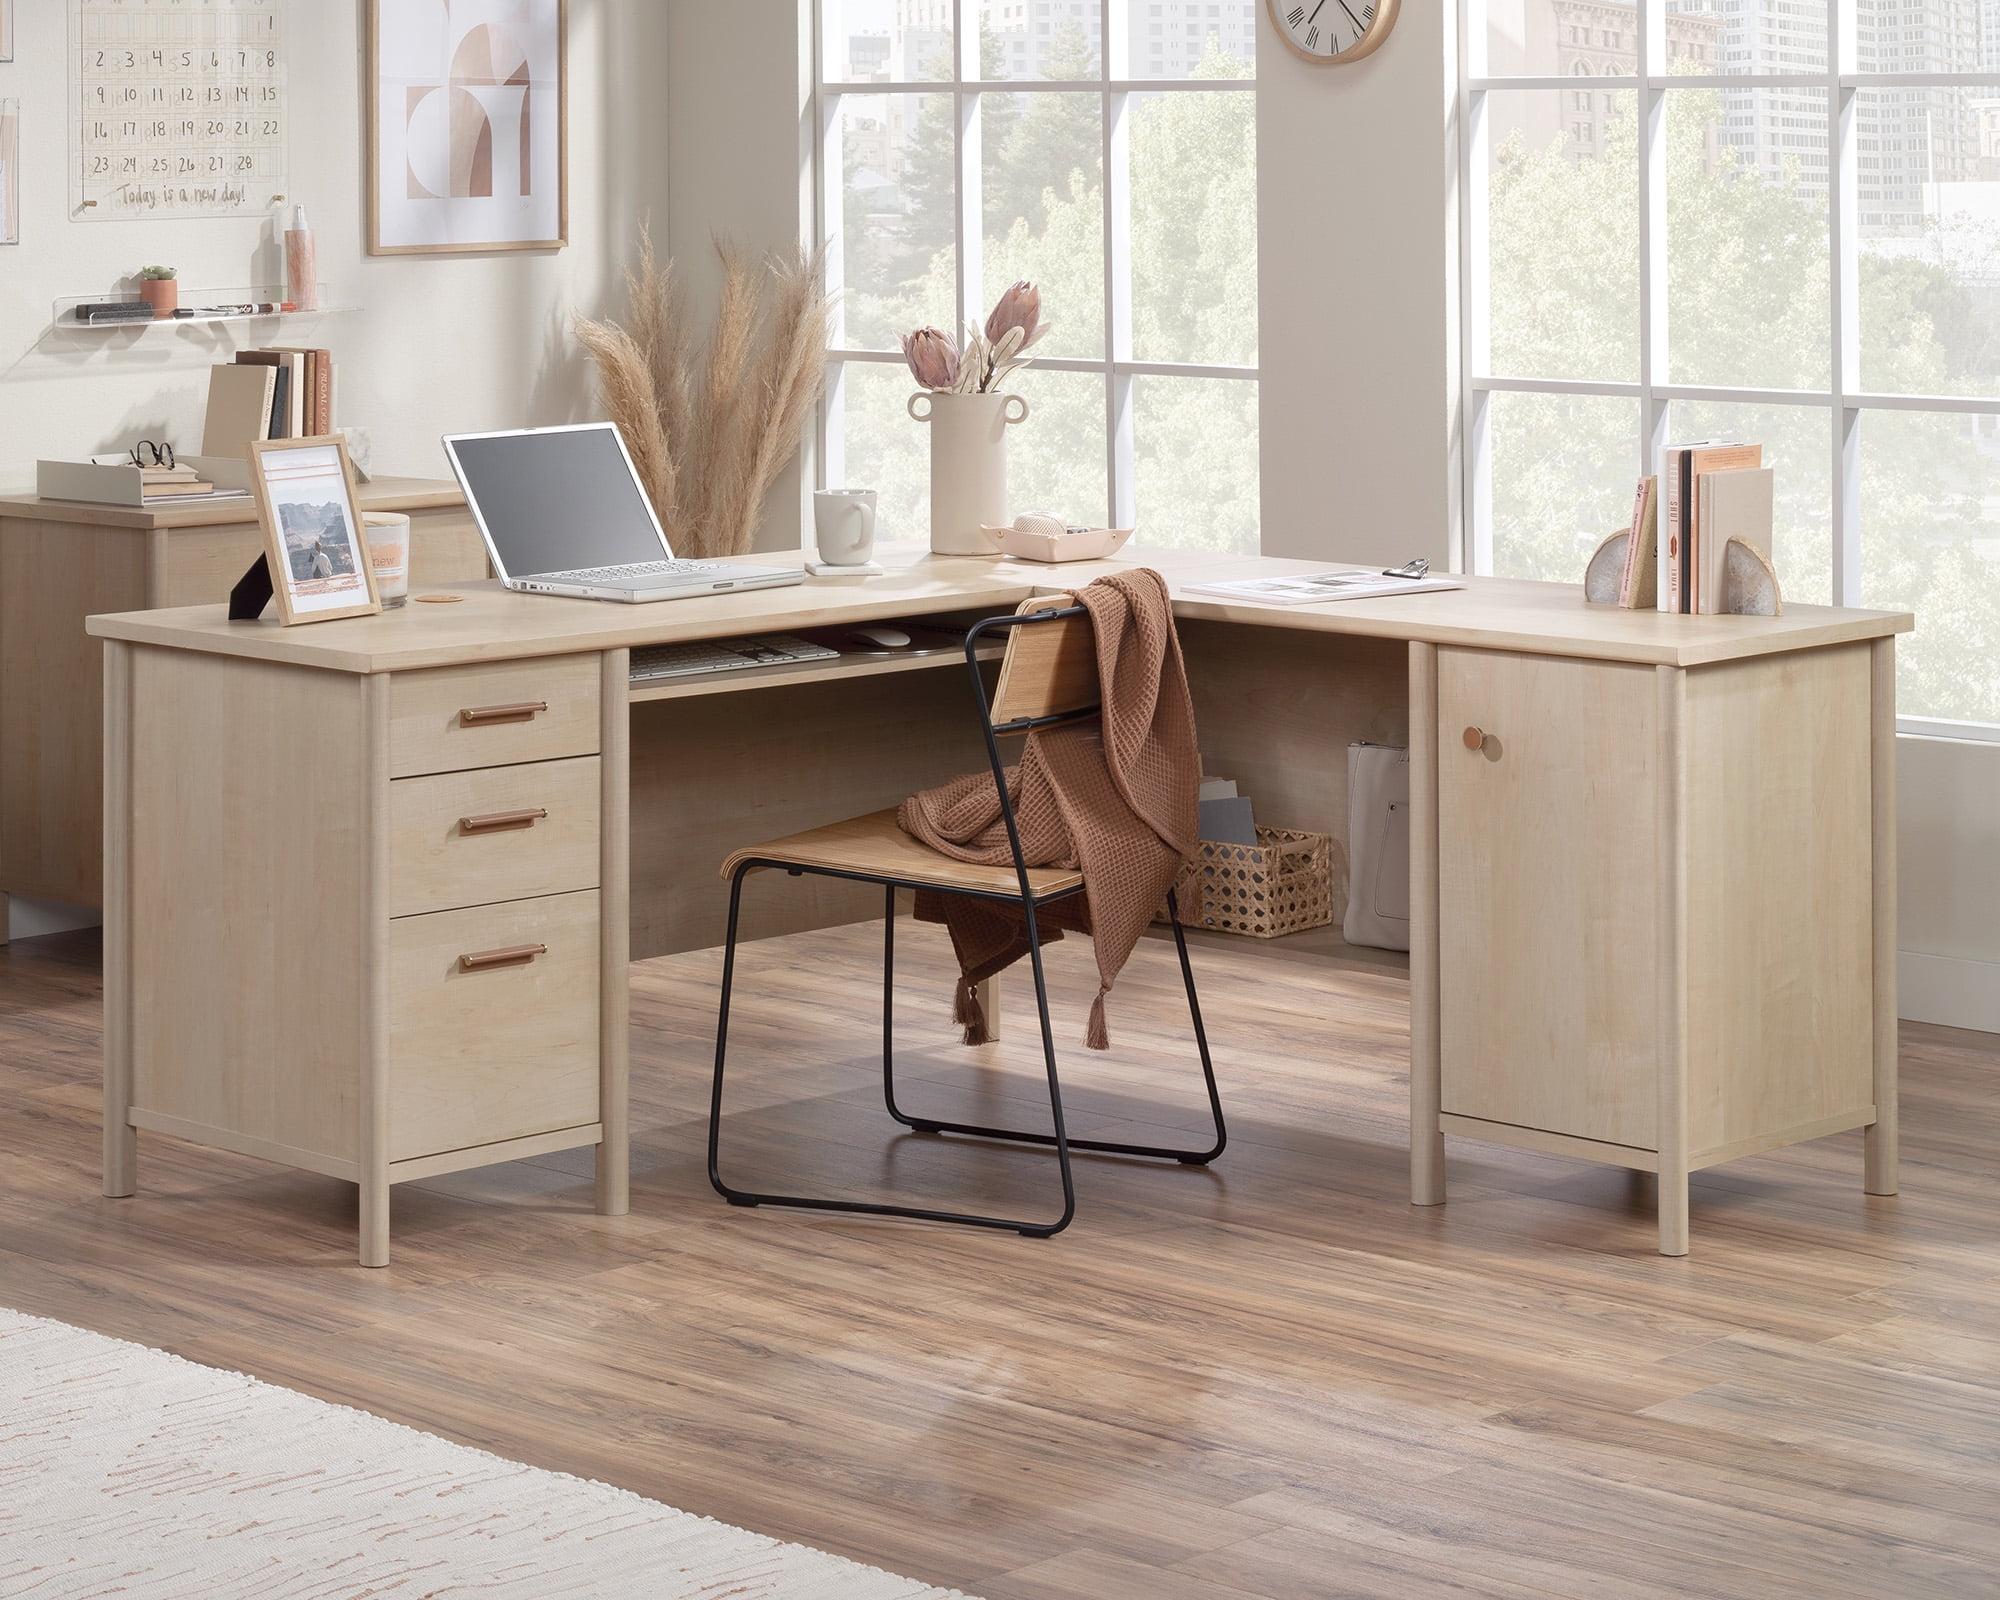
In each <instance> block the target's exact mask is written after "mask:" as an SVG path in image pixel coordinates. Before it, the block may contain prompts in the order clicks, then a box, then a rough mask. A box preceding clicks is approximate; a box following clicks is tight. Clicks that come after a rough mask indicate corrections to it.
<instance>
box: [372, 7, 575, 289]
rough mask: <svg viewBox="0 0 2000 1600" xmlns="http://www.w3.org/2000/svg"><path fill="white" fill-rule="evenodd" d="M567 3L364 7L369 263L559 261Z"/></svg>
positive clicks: (563, 221) (565, 191) (565, 213)
mask: <svg viewBox="0 0 2000 1600" xmlns="http://www.w3.org/2000/svg"><path fill="white" fill-rule="evenodd" d="M567 21H568V18H567V3H566V0H368V88H369V99H368V193H369V203H368V253H369V254H370V255H378V256H382V255H426V254H449V253H452V252H462V251H486V250H559V249H561V248H562V247H563V246H564V245H565V244H567V243H568V234H569V170H568V169H569V71H568V62H567V59H566V50H565V33H566V31H567Z"/></svg>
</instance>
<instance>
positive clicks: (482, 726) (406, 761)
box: [389, 655, 602, 778]
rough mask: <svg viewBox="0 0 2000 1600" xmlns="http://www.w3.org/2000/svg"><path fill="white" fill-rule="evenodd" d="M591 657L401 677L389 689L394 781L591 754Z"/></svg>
mask: <svg viewBox="0 0 2000 1600" xmlns="http://www.w3.org/2000/svg"><path fill="white" fill-rule="evenodd" d="M600 659H601V658H600V657H598V656H596V655H578V656H548V657H543V658H540V659H537V660H533V661H505V662H500V663H498V664H496V665H493V666H477V667H436V668H433V669H431V670H430V671H428V672H408V673H403V672H399V673H397V674H396V676H395V678H394V679H393V680H392V681H391V683H390V687H389V771H390V773H391V774H392V775H393V776H395V777H398V778H409V777H415V776H417V775H419V774H421V773H426V772H461V771H463V770H464V769H466V768H467V767H500V766H508V765H511V764H512V763H514V762H517V761H554V760H558V759H560V758H562V757H565V756H588V755H595V754H596V753H597V746H598V738H599V724H598V689H599V683H600V674H601V671H602V669H601V667H600V665H599V662H600Z"/></svg>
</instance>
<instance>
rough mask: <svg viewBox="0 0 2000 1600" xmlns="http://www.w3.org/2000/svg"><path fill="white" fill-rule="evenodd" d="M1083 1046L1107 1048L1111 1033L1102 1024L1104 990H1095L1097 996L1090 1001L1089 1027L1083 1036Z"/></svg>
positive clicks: (1096, 1048)
mask: <svg viewBox="0 0 2000 1600" xmlns="http://www.w3.org/2000/svg"><path fill="white" fill-rule="evenodd" d="M1083 1043H1084V1047H1085V1048H1086V1049H1089V1050H1109V1049H1110V1048H1111V1033H1110V1030H1108V1029H1107V1028H1106V1027H1105V1025H1104V991H1103V990H1102V989H1099V990H1098V991H1097V998H1096V999H1095V1000H1093V1001H1091V1003H1090V1027H1089V1028H1088V1030H1087V1031H1086V1032H1085V1033H1084V1036H1083Z"/></svg>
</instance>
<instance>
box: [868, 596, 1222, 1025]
mask: <svg viewBox="0 0 2000 1600" xmlns="http://www.w3.org/2000/svg"><path fill="white" fill-rule="evenodd" d="M1076 601H1077V604H1079V605H1081V606H1082V607H1083V608H1084V609H1085V610H1086V611H1087V612H1089V614H1090V625H1091V631H1092V632H1093V633H1094V634H1095V636H1096V642H1097V678H1098V686H1099V698H1100V699H1101V701H1102V704H1103V712H1102V715H1101V716H1100V717H1099V718H1097V719H1095V720H1092V721H1087V722H1080V723H1071V724H1067V725H1064V726H1060V727H1054V728H1040V729H1036V730H1035V731H1034V732H1032V733H1030V734H1029V735H1028V738H1027V744H1026V747H1025V748H1024V749H1023V750H1022V752H1021V761H1020V764H1019V765H1018V766H1015V767H1010V768H1009V769H1008V770H1007V792H1008V794H1009V795H1010V796H1011V797H1012V799H1013V802H1014V817H1015V823H1016V826H1017V827H1018V828H1019V829H1020V834H1021V853H1022V856H1023V857H1024V859H1025V860H1026V861H1027V864H1028V865H1029V866H1031V867H1045V866H1060V867H1073V868H1078V869H1080V870H1081V871H1082V873H1083V880H1084V889H1083V893H1082V894H1081V895H1073V896H1071V897H1070V898H1068V899H1066V900H1058V901H1056V902H1054V903H1053V904H1051V905H1047V906H1042V907H1039V908H1037V910H1036V913H1035V926H1036V932H1037V934H1038V935H1039V938H1040V942H1041V943H1043V944H1049V943H1052V942H1053V941H1055V940H1057V939H1060V938H1061V937H1062V931H1063V929H1065V928H1074V929H1076V930H1077V931H1078V932H1080V933H1086V934H1089V935H1090V937H1091V940H1092V942H1093V944H1094V945H1095V947H1096V951H1097V977H1098V988H1097V998H1096V1000H1095V1001H1094V1002H1093V1003H1092V1004H1091V1008H1090V1026H1089V1028H1088V1030H1087V1031H1086V1033H1085V1035H1084V1042H1085V1044H1087V1045H1088V1046H1089V1047H1090V1048H1091V1049H1093V1050H1103V1049H1105V1048H1107V1047H1108V1046H1109V1044H1110V1042H1111V1041H1110V1036H1109V1034H1108V1032H1107V1031H1106V1028H1105V1021H1104V997H1105V996H1106V995H1107V994H1109V993H1110V992H1111V984H1112V980H1113V979H1115V978H1116V977H1117V976H1118V973H1119V970H1120V969H1121V968H1122V967H1123V966H1124V965H1125V961H1126V958H1127V957H1128V956H1130V955H1131V953H1132V949H1133V946H1135V945H1136V944H1137V943H1138V942H1139V936H1140V935H1141V934H1142V933H1143V932H1145V929H1146V924H1147V923H1148V922H1150V921H1151V920H1152V919H1153V916H1154V914H1155V913H1156V912H1157V911H1158V910H1159V908H1160V904H1161V902H1162V901H1163V900H1164V899H1165V897H1166V893H1167V890H1168V889H1169V888H1171V887H1172V886H1173V882H1174V878H1175V876H1176V874H1178V872H1179V871H1180V868H1181V863H1182V862H1183V861H1185V860H1186V859H1187V858H1188V857H1189V856H1191V855H1192V854H1193V853H1194V850H1195V844H1196V839H1197V836H1198V826H1199V820H1200V791H1201V755H1200V752H1199V750H1198V749H1197V748H1196V745H1195V733H1194V703H1193V701H1192V700H1191V699H1190V698H1189V696H1188V686H1187V670H1186V667H1185V666H1184V665H1183V663H1182V661H1181V645H1180V639H1179V637H1178V636H1177V635H1176V634H1175V632H1174V614H1173V610H1172V607H1171V606H1170V605H1169V604H1168V601H1167V585H1166V582H1165V580H1164V579H1162V578H1161V576H1160V575H1159V574H1158V573H1157V572H1153V571H1151V570H1149V569H1146V568H1138V569H1135V570H1133V571H1131V572H1122V573H1118V574H1116V575H1114V576H1112V577H1108V578H1099V579H1098V580H1097V581H1096V582H1095V583H1092V584H1089V585H1088V586H1086V587H1085V588H1084V589H1082V590H1081V591H1080V592H1079V593H1078V594H1077V596H1076ZM1063 603H1064V602H1063V601H1061V600H1051V601H1050V602H1049V604H1050V605H1051V606H1055V605H1061V604H1063ZM1027 626H1033V624H1027ZM896 819H897V821H898V822H900V823H901V824H902V827H903V831H904V832H906V833H908V834H910V835H911V836H912V837H914V838H917V839H920V840H922V841H923V842H924V843H925V844H927V845H929V846H930V847H931V848H932V849H933V850H936V851H939V852H940V853H942V854H944V855H948V856H950V857H952V858H953V859H954V860H957V861H974V862H979V863H981V864H982V865H986V866H1008V865H1011V864H1012V862H1013V859H1014V858H1013V854H1012V852H1011V850H1010V849H1009V847H1008V844H1007V825H1006V822H1005V820H1004V819H1003V817H1002V816H1001V813H1000V798H999V796H998V794H996V793H995V791H994V787H993V774H992V773H991V772H990V771H986V772H974V773H968V774H966V775H965V776H964V777H962V778H955V779H953V780H952V781H951V782H950V783H946V784H942V785H940V786H939V787H937V788H935V789H926V790H924V791H923V792H922V793H920V794H913V795H911V796H910V798H909V799H907V800H905V801H904V802H903V804H902V807H901V809H900V810H898V812H897V813H896ZM916 914H917V916H918V917H919V918H921V919H923V920H924V921H927V922H942V923H944V925H945V927H946V928H947V929H948V930H949V932H950V934H951V942H952V948H953V949H954V951H956V953H957V955H958V963H959V969H960V978H959V987H958V996H957V1001H956V1004H955V1006H954V1008H953V1016H954V1017H955V1019H956V1020H957V1021H958V1022H960V1023H962V1024H963V1025H964V1027H965V1042H966V1043H967V1044H984V1043H986V1041H987V1039H988V1038H989V1037H990V1035H989V1033H988V1029H987V1021H986V1016H985V1014H984V1012H983V1010H982V1009H981V1007H980V1004H979V997H978V995H977V993H976V992H975V990H974V987H973V986H974V985H975V984H977V983H979V982H981V981H983V980H984V979H987V978H990V977H992V976H993V974H994V973H996V972H999V971H1001V970H1002V969H1003V968H1005V967H1007V966H1009V965H1011V964H1012V963H1013V962H1015V961H1017V960H1019V959H1020V958H1021V957H1022V956H1024V955H1026V954H1027V953H1028V938H1027V922H1026V919H1025V917H1023V915H1022V913H1021V911H1020V908H1019V907H1018V906H1013V905H1007V904H1004V903H1002V902H1000V901H994V900H973V899H968V898H966V897H965V896H963V895H947V894H942V893H939V892H936V891H932V890H922V891H919V892H918V894H917V897H916Z"/></svg>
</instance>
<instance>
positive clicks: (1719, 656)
mask: <svg viewBox="0 0 2000 1600" xmlns="http://www.w3.org/2000/svg"><path fill="white" fill-rule="evenodd" d="M750 559H753V560H762V561H769V562H771V563H773V564H777V565H782V564H786V563H787V562H788V561H789V562H792V563H795V562H796V561H797V560H798V557H797V556H796V555H792V556H789V557H785V556H767V557H752V558H750ZM882 559H883V564H884V565H885V566H886V567H887V568H888V570H887V571H886V572H885V573H884V574H883V575H882V576H881V577H879V578H860V579H856V578H839V579H815V578H808V579H807V580H806V581H805V582H804V583H803V584H801V585H798V586H796V587H793V588H784V589H755V590H747V591H744V592H742V593H738V594H723V595H708V596H703V597H700V598H697V599H689V600H675V601H670V602H666V603H663V604H649V605H620V604H609V603H605V602H603V601H595V600H567V599H561V598H557V597H555V596H550V595H523V594H513V593H510V592H509V591H507V590H505V589H503V588H501V587H500V586H499V585H498V584H497V583H491V582H488V583H474V584H464V585H458V586H454V587H452V588H449V589H445V590H433V591H427V592H441V593H448V594H455V595H458V596H461V597H462V598H461V600H460V602H459V603H458V604H454V605H424V604H418V603H415V602H414V601H413V602H412V603H411V604H410V605H407V606H405V607H403V608H402V609H400V610H397V611H390V612H385V613H383V614H382V615H380V616H374V617H355V618H352V619H349V620H346V621H340V622H324V623H316V624H311V625H307V626H300V627H293V628H286V627H282V626H280V625H279V624H278V623H277V622H276V621H274V620H271V619H266V620H264V621H261V622H254V623H242V622H230V621H229V620H228V619H227V617H226V615H225V613H224V608H223V607H221V606H191V607H187V608H184V609H181V610H168V611H128V612H120V613H115V614H111V615H104V616H95V617H92V618H90V619H89V623H88V627H89V630H90V632H91V633H92V634H93V635H94V636H96V637H98V638H100V639H123V640H126V641H128V642H130V643H134V644H150V645H161V646H165V647H168V648H172V649H181V650H198V651H204V652H207V653H209V654H214V655H232V656H246V657H250V658H252V659H256V660H262V661H278V662H285V663H289V664H292V665H296V666H306V667H318V668H321V669H324V670H327V671H337V672H359V673H379V672H404V671H409V670H412V669H417V668H424V667H444V666H456V665H463V664H466V663H470V662H478V661H492V660H510V659H520V658H525V657H531V656H546V655H568V654H572V653H576V652H580V651H592V650H615V649H622V648H630V647H635V646H639V645H648V644H669V643H674V642H677V641H683V640H693V639H712V638H726V637H730V636H734V635H740V634H745V633H759V632H773V631H784V630H790V629H798V628H812V627H828V626H838V625H842V624H851V623H860V622H868V621H875V620H880V619H883V618H890V617H909V616H918V615H922V614H925V613H927V612H940V611H961V610H963V611H977V610H989V611H992V612H995V613H998V612H1004V611H1009V610H1012V609H1013V608H1014V607H1015V606H1016V605H1018V604H1019V603H1020V602H1021V601H1023V600H1027V599H1032V598H1035V597H1037V596H1041V595H1046V594H1056V593H1061V592H1063V591H1064V590H1067V589H1070V588H1073V587H1077V586H1080V585H1082V584H1084V583H1088V582H1089V581H1090V580H1091V579H1092V578H1095V577H1098V576H1100V575H1102V574H1104V573H1107V572H1114V571H1118V570H1121V569H1126V568H1130V567H1133V566H1152V567H1155V568H1156V569H1158V570H1159V571H1160V572H1162V573H1163V574H1164V575H1165V576H1166V577H1167V579H1168V584H1169V588H1170V589H1171V591H1172V593H1173V598H1174V612H1175V615H1177V616H1179V617H1182V618H1199V619H1214V620H1221V621H1227V622H1234V623H1240V624H1248V625H1251V626H1262V627H1277V628H1290V629H1294V630H1298V631H1306V632H1326V633H1345V634H1355V635H1361V636H1365V637H1373V638H1392V639H1409V640H1417V641H1420V642H1423V643H1428V644H1447V645H1449V644H1459V645H1469V646H1474V647H1477V648H1481V649H1489V650H1492V649H1499V650H1522V651H1529V652H1534V653H1538V654H1543V655H1562V656H1583V657H1588V658H1590V659H1593V660H1610V661H1631V662H1637V663H1643V664H1647V665H1662V666H1679V667H1687V666H1700V665H1705V664H1708V663H1711V662H1716V661H1728V660H1734V659H1737V658H1739V657H1745V656H1757V655H1766V654H1770V653H1773V652H1778V651H1786V650H1803V649H1812V648H1815V647H1818V646H1822V645H1829V644H1840V643H1845V642H1847V641H1851V640H1858V639H1874V638H1880V637H1884V636H1886V635H1889V634H1896V633H1906V632H1908V631H1909V630H1910V628H1911V627H1912V626H1913V625H1914V622H1913V619H1912V618H1911V617H1910V615H1909V614H1908V613H1906V612H1889V611H1855V610H1844V609H1840V608H1837V607H1832V606H1805V605H1801V606H1791V607H1788V608H1787V609H1786V612H1785V615H1783V616H1782V617H1670V616H1663V615H1660V614H1659V613H1657V612H1651V611H1620V610H1617V609H1615V608H1612V607H1607V606H1590V605H1586V604H1584V602H1583V599H1582V594H1581V590H1580V589H1579V588H1578V586H1576V585H1574V584H1550V583H1529V582H1525V581H1523V580H1520V579H1512V578H1469V579H1466V580H1465V587H1464V588H1463V589H1456V590H1444V591H1437V590H1433V591H1429V592H1426V593H1420V594H1410V595H1396V596H1391V597H1387V598H1384V599H1379V600H1341V601H1332V602H1323V603H1320V604H1317V605H1310V606H1273V605H1261V604H1255V603H1252V602H1245V601H1236V600H1229V599H1224V598H1221V597H1219V596H1215V595H1202V594H1194V593H1190V592H1189V591H1188V585H1189V584H1190V583H1194V582H1198V581H1214V580H1216V579H1224V578H1244V577H1254V576H1263V575H1276V574H1283V573H1296V572H1312V571H1319V570H1322V569H1324V568H1325V567H1326V566H1327V565H1329V563H1326V562H1311V561H1293V560H1282V559H1278V558H1274V557H1262V556H1252V557H1227V556H1217V555H1215V554H1213V553H1212V552H1200V551H1138V552H1134V553H1133V554H1132V555H1130V556H1129V557H1120V558H1117V559H1114V560H1110V561H1092V562H1076V563H1072V564H1069V565H1065V566H1059V567H1052V566H1046V565H1042V564H1039V563H1035V562H1026V561H1013V560H1007V559H993V558H983V557H966V556H931V555H928V554H922V553H919V552H917V551H914V550H911V551H904V552H898V551H893V550H892V551H887V552H884V553H883V557H882Z"/></svg>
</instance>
